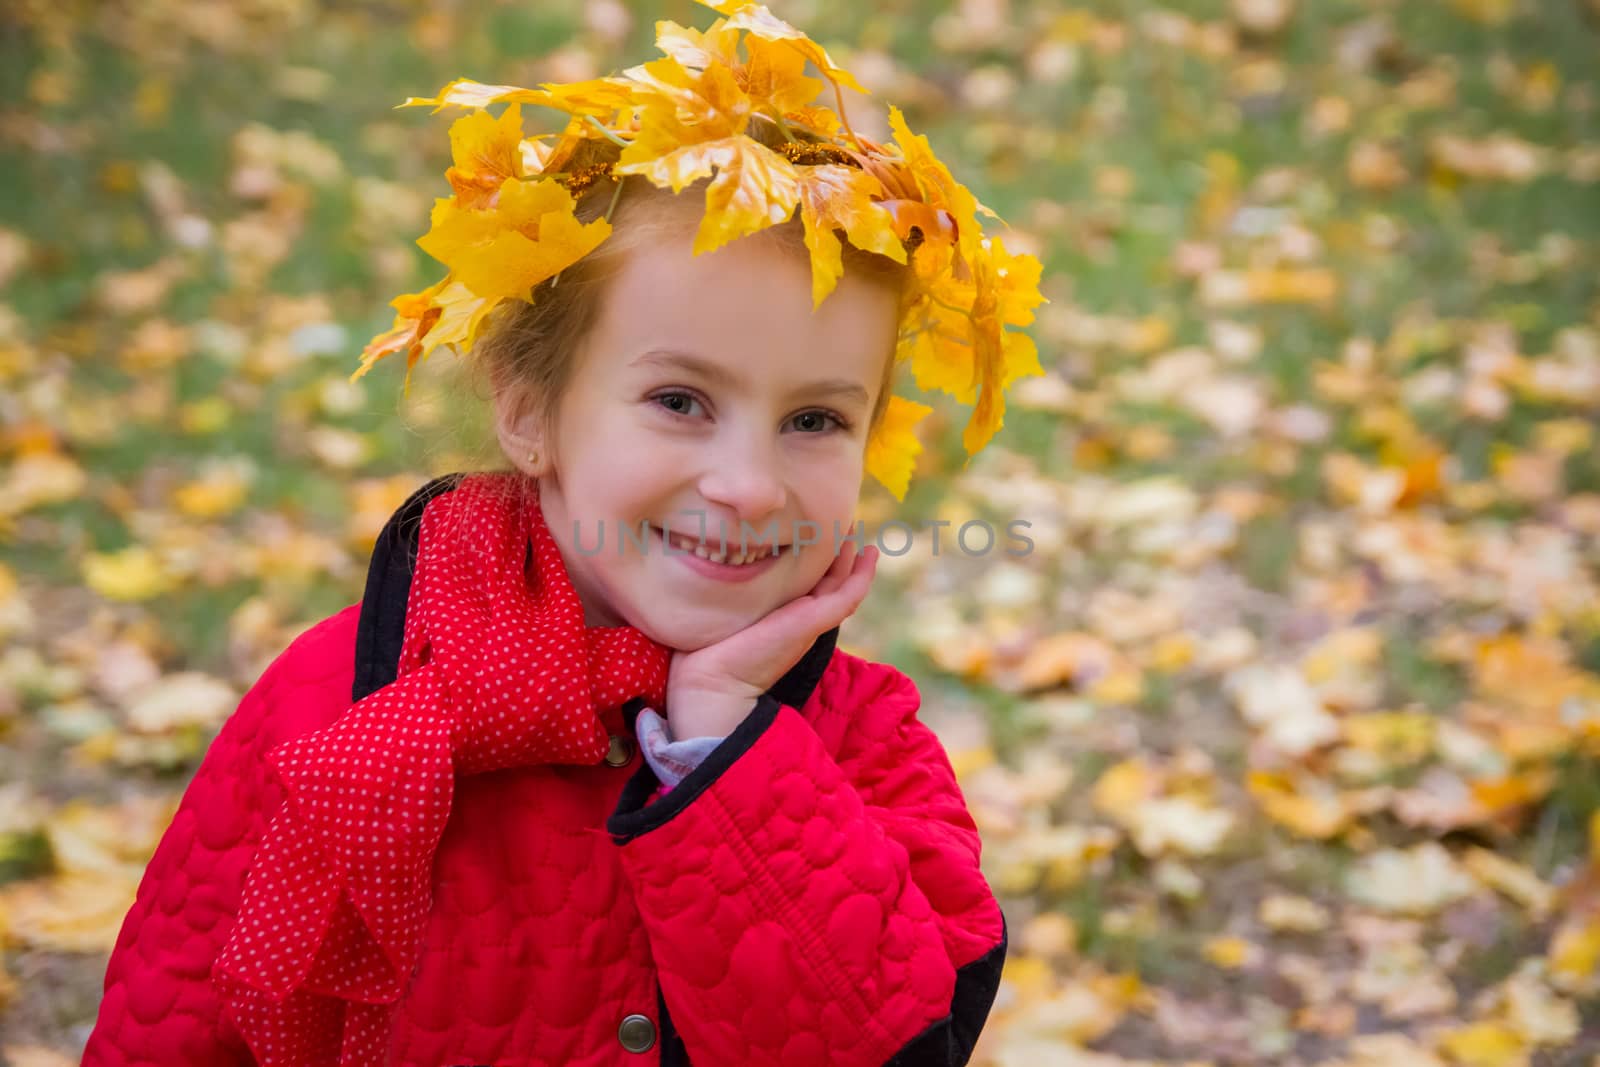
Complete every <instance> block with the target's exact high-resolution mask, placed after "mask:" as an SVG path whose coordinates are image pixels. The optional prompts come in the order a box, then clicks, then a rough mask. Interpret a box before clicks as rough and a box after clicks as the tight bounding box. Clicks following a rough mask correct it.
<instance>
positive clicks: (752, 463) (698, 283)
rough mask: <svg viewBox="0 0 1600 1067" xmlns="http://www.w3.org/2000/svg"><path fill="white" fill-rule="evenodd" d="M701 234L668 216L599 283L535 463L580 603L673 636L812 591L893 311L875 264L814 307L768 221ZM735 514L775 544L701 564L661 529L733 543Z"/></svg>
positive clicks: (843, 513)
mask: <svg viewBox="0 0 1600 1067" xmlns="http://www.w3.org/2000/svg"><path fill="white" fill-rule="evenodd" d="M692 243H693V235H692V233H689V232H682V233H678V232H676V231H671V236H666V237H664V238H663V239H660V240H651V241H648V242H644V243H641V244H640V245H639V246H637V247H636V248H635V249H633V250H630V252H629V253H628V254H627V256H626V258H625V260H624V263H623V265H622V267H621V269H620V271H619V272H618V273H617V274H616V275H614V276H613V277H612V279H611V280H610V281H609V282H608V283H607V287H606V291H605V294H604V296H603V298H602V301H601V305H600V308H599V314H598V317H597V319H596V321H595V323H594V325H593V327H592V329H591V330H590V332H589V333H588V334H587V335H586V337H585V339H584V342H583V345H582V348H581V350H580V351H579V352H578V353H576V354H575V357H576V358H577V360H578V363H577V366H576V367H575V368H574V373H573V376H572V378H571V380H570V382H569V385H568V390H567V392H566V394H565V395H564V396H563V398H562V401H561V404H560V408H559V411H558V415H557V419H556V425H555V426H554V427H553V428H546V429H545V430H544V431H543V432H542V434H541V435H540V439H541V442H542V445H543V448H542V449H541V451H547V452H548V454H549V462H548V463H547V464H545V465H543V466H542V468H541V470H540V479H539V484H540V499H541V503H542V507H543V511H544V516H545V520H546V522H547V523H548V524H549V526H550V530H551V533H552V534H553V536H554V537H555V540H556V542H557V544H559V545H560V546H561V552H562V557H563V559H564V561H565V563H566V565H567V570H568V573H569V574H570V575H571V577H572V581H573V585H574V587H575V589H576V590H577V592H578V594H579V596H580V597H581V598H582V599H583V602H584V606H585V614H586V621H587V622H588V623H589V624H590V625H619V624H623V623H627V624H631V625H633V626H636V627H638V628H639V629H640V630H642V631H643V632H644V633H645V634H646V635H648V636H649V637H651V638H652V639H654V640H656V641H658V642H660V643H661V644H664V645H667V646H669V647H672V648H676V649H680V650H684V651H692V650H694V649H697V648H702V647H704V646H706V645H709V644H712V643H714V642H716V641H719V640H721V639H723V638H725V637H728V636H730V635H732V634H734V633H737V632H738V631H740V630H742V629H744V628H745V627H747V626H749V625H750V624H751V623H753V622H755V621H756V620H758V619H760V618H761V617H762V616H763V615H766V614H767V613H768V612H770V611H772V610H773V609H775V608H777V607H780V606H781V605H783V604H786V603H788V602H789V601H791V600H793V599H795V598H796V597H800V596H804V595H805V594H806V593H808V592H809V591H810V590H811V588H812V587H813V586H814V585H815V584H816V583H817V581H818V580H819V579H820V578H821V577H822V575H823V573H824V572H825V571H826V570H827V569H828V566H829V564H830V563H831V562H832V560H833V557H834V554H835V536H836V535H835V531H836V530H837V531H838V534H837V536H838V537H839V538H842V537H843V536H844V534H845V533H847V532H848V531H849V529H850V526H851V522H852V518H853V515H854V511H855V506H856V501H857V498H858V496H859V494H860V491H861V479H862V473H863V462H864V458H865V451H866V443H867V422H868V418H869V416H870V415H871V412H872V408H873V404H874V402H875V401H876V399H877V393H878V390H879V388H880V386H881V384H882V378H883V372H884V365H885V361H886V360H887V359H889V358H890V356H891V354H892V352H893V349H894V341H895V332H896V328H897V325H898V300H897V294H896V293H895V291H894V289H893V288H892V286H890V285H888V284H885V283H884V282H882V281H878V280H874V279H870V278H862V277H859V276H857V275H854V274H851V273H846V275H845V276H844V278H842V279H841V280H840V282H839V285H838V287H837V288H836V289H835V290H834V291H833V292H832V293H831V294H829V296H828V298H827V299H826V300H824V301H823V303H822V305H821V307H819V308H817V309H816V310H815V312H813V310H812V306H811V268H810V265H809V263H808V261H807V258H806V257H805V256H804V255H803V254H800V253H797V251H796V250H794V249H792V248H785V247H783V246H782V245H780V244H778V243H776V242H775V241H773V240H771V239H769V237H767V236H763V235H755V236H753V237H745V238H740V239H738V240H735V241H732V242H730V243H728V244H726V245H724V246H722V247H721V248H719V249H718V250H716V251H715V252H711V253H707V254H704V255H699V256H696V255H692V254H691V252H690V248H691V245H692ZM741 522H743V523H745V524H747V527H748V529H747V531H746V543H747V544H748V545H749V546H750V547H751V548H756V547H758V546H761V547H770V546H783V547H782V549H781V551H778V552H777V553H776V554H775V556H774V557H773V558H771V559H769V560H766V561H764V562H756V563H746V564H743V565H733V564H709V565H708V564H707V563H706V562H705V561H702V560H700V559H698V558H696V557H695V556H693V555H692V554H687V553H684V552H683V551H682V550H680V549H678V548H677V547H673V548H672V549H671V554H668V548H667V546H666V545H665V543H664V542H663V540H662V534H661V531H662V530H664V529H666V528H668V527H670V528H671V530H672V532H673V533H674V534H675V535H687V536H688V537H689V538H690V539H691V540H692V541H696V542H699V541H701V539H702V537H703V538H704V543H705V544H706V547H708V548H709V549H711V550H712V551H713V553H715V552H716V551H717V550H719V549H720V547H721V542H722V538H723V534H722V532H721V531H723V530H726V537H727V541H728V543H729V546H730V549H731V551H733V552H737V551H738V549H739V535H740V523H741ZM702 529H703V530H704V533H703V534H702V532H701V531H702ZM624 530H626V535H625V534H624ZM641 530H644V531H645V536H644V537H643V538H642V539H641V538H640V537H639V534H640V531H641ZM750 531H754V532H750ZM641 541H642V547H641V543H640V542H641ZM807 542H809V543H807ZM597 546H598V550H596V548H597Z"/></svg>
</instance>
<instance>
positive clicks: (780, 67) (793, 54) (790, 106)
mask: <svg viewBox="0 0 1600 1067" xmlns="http://www.w3.org/2000/svg"><path fill="white" fill-rule="evenodd" d="M744 48H745V51H746V52H747V53H749V56H750V59H749V62H747V63H742V64H740V65H739V66H738V67H736V68H734V75H735V77H736V78H737V79H738V81H739V84H740V86H741V87H742V88H743V89H744V91H745V94H746V95H747V96H749V97H750V100H751V103H753V104H754V105H755V106H756V107H758V108H762V109H764V110H769V111H771V112H775V113H777V114H779V115H782V114H784V113H786V112H789V111H794V110H796V109H798V108H802V107H805V106H806V105H808V104H810V103H811V101H813V100H815V99H816V98H817V93H818V92H820V91H821V90H822V83H821V82H819V81H817V79H815V78H808V77H806V74H805V69H806V57H805V56H803V55H801V54H800V53H799V52H797V51H795V50H794V49H793V48H788V47H785V46H784V45H783V44H780V43H776V42H773V41H768V40H765V39H764V38H761V37H747V38H745V42H744Z"/></svg>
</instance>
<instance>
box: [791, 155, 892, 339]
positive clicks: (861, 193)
mask: <svg viewBox="0 0 1600 1067" xmlns="http://www.w3.org/2000/svg"><path fill="white" fill-rule="evenodd" d="M797 169H798V174H799V183H800V217H801V220H802V221H803V222H804V223H805V235H806V236H805V240H806V247H807V248H809V249H810V250H811V304H812V306H813V307H816V306H817V305H819V304H821V303H822V301H823V300H824V299H825V298H826V297H827V295H828V294H829V293H831V292H832V291H833V288H834V286H835V285H837V284H838V282H839V278H840V277H841V276H842V275H843V274H844V258H843V246H842V245H841V244H840V242H839V238H838V237H837V236H836V235H835V234H834V230H836V229H839V230H843V231H844V232H845V236H847V237H848V238H849V239H850V243H851V244H853V245H855V246H856V247H857V248H862V249H865V250H867V251H869V252H876V253H878V254H879V255H883V256H888V257H889V258H890V259H892V260H894V261H895V262H896V263H904V262H905V261H906V250H905V246H904V245H903V244H901V242H900V238H899V237H898V236H897V235H896V234H895V232H894V225H893V220H892V219H891V218H890V217H889V214H888V212H886V211H884V210H883V209H882V208H881V207H879V206H878V205H877V204H876V203H875V202H874V201H873V200H872V197H873V196H874V195H876V194H878V193H880V192H881V191H882V189H883V186H882V185H880V184H879V182H878V180H877V179H876V178H874V177H872V175H870V174H868V173H866V172H865V171H863V170H859V169H857V168H855V167H847V166H842V165H839V164H831V163H829V164H822V165H819V166H809V167H800V168H797Z"/></svg>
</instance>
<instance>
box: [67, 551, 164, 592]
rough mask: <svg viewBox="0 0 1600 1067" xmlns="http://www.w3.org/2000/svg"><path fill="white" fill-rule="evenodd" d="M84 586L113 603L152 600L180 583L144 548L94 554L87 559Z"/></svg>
mask: <svg viewBox="0 0 1600 1067" xmlns="http://www.w3.org/2000/svg"><path fill="white" fill-rule="evenodd" d="M83 580H84V584H85V585H87V586H88V587H89V588H90V589H93V590H94V591H95V592H96V593H99V594H100V595H101V596H103V597H107V598H108V599H111V600H128V601H134V600H149V599H151V598H152V597H158V596H161V595H162V594H164V593H167V592H170V591H171V590H172V589H173V588H174V587H175V586H176V584H177V582H176V580H175V578H174V577H173V575H172V574H171V573H170V572H168V570H167V569H166V568H165V567H164V566H162V563H161V560H160V559H159V558H158V557H157V556H156V554H155V553H154V552H152V551H151V550H150V549H148V548H146V547H145V546H144V545H130V546H129V547H127V548H125V549H122V550H121V551H120V552H91V553H89V554H88V555H86V556H85V557H84V559H83Z"/></svg>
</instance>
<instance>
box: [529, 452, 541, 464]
mask: <svg viewBox="0 0 1600 1067" xmlns="http://www.w3.org/2000/svg"><path fill="white" fill-rule="evenodd" d="M538 465H539V453H538V452H529V453H528V466H530V467H537V466H538Z"/></svg>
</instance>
